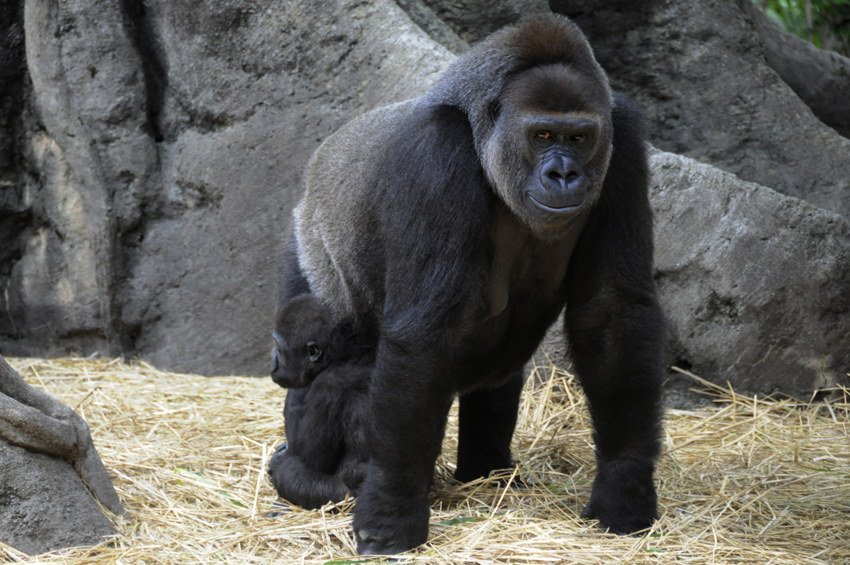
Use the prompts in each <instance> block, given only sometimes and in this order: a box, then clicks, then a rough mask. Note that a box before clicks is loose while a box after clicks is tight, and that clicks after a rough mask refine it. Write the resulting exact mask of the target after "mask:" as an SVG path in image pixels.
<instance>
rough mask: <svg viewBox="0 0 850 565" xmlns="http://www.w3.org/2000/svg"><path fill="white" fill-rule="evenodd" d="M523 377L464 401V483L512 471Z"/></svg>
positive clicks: (460, 466)
mask: <svg viewBox="0 0 850 565" xmlns="http://www.w3.org/2000/svg"><path fill="white" fill-rule="evenodd" d="M522 382H523V381H522V373H517V374H516V375H514V376H512V377H511V378H510V380H508V382H506V383H505V384H503V385H502V386H500V387H497V388H493V389H485V390H476V391H473V392H470V393H469V394H465V395H463V396H461V397H460V412H459V421H458V427H459V432H458V450H457V470H456V471H455V478H456V479H457V480H459V481H460V482H462V483H466V482H469V481H473V480H475V479H478V478H480V477H486V476H487V475H489V474H490V471H494V470H496V469H509V468H511V467H512V466H513V462H512V460H511V438H512V437H513V434H514V426H516V419H517V410H518V409H519V397H520V392H521V391H522Z"/></svg>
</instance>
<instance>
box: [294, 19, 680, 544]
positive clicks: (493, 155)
mask: <svg viewBox="0 0 850 565" xmlns="http://www.w3.org/2000/svg"><path fill="white" fill-rule="evenodd" d="M306 184H307V188H306V193H305V195H304V198H303V200H302V201H301V203H300V204H299V206H298V207H297V209H296V210H295V222H294V229H295V237H294V238H293V239H292V244H291V245H290V247H289V248H288V250H287V254H286V259H285V265H284V272H285V276H284V280H285V283H284V289H283V293H282V298H281V302H282V304H281V305H283V304H284V303H286V301H287V300H288V299H290V298H292V297H293V296H295V295H297V294H300V293H301V292H304V291H307V290H309V291H311V292H313V293H315V294H317V295H318V296H319V297H320V299H321V300H322V301H323V302H324V303H326V304H327V305H329V306H330V308H331V309H332V310H333V312H334V315H335V316H336V317H337V320H338V321H340V322H342V321H345V322H346V323H353V324H355V327H357V328H360V330H359V331H362V332H363V334H364V335H368V336H374V335H377V336H378V346H377V361H376V368H375V371H374V374H373V376H372V384H371V389H370V409H371V414H372V418H373V426H372V431H371V435H370V438H369V442H370V456H371V460H370V463H369V467H368V471H367V476H366V480H365V482H364V483H363V486H362V488H361V490H360V492H359V496H358V499H357V503H356V507H355V518H354V530H355V534H356V535H357V539H358V545H357V548H358V551H359V552H360V553H369V554H372V553H377V554H392V553H398V552H401V551H404V550H407V549H410V548H412V547H415V546H416V545H419V544H421V543H423V542H424V541H425V540H426V538H427V534H428V515H429V501H428V491H429V486H430V484H431V480H432V475H433V469H434V462H435V460H436V458H437V455H438V454H439V451H440V446H441V442H442V437H443V432H444V428H445V422H446V416H447V413H448V410H449V406H450V405H451V402H452V398H453V397H454V395H456V394H457V395H460V432H459V435H460V437H459V447H458V458H457V471H456V473H455V476H456V478H457V479H459V480H461V481H468V480H471V479H474V478H476V477H480V476H486V475H487V474H488V473H489V472H490V471H492V470H494V469H502V468H506V467H510V466H511V453H510V441H511V436H512V434H513V429H514V425H515V423H516V414H517V408H518V403H519V395H520V388H521V386H522V368H523V365H524V364H525V363H526V361H528V359H529V358H530V357H531V355H532V353H533V352H534V350H535V348H536V347H537V345H538V344H539V343H540V341H541V339H542V338H543V335H544V333H545V332H546V329H547V328H548V327H549V326H550V325H551V324H552V323H554V321H555V320H556V319H557V317H558V314H559V313H560V312H561V310H562V309H563V308H564V305H566V308H567V310H566V329H567V332H568V335H569V343H570V349H571V354H572V357H573V360H574V366H575V368H576V370H577V372H578V376H579V378H580V380H581V383H582V386H583V388H584V391H585V393H586V395H587V398H588V400H589V403H590V412H591V416H592V419H593V425H594V428H595V434H594V438H595V441H596V450H597V475H596V479H595V481H594V484H593V492H592V494H591V497H590V501H589V503H588V504H587V507H586V508H585V510H584V512H583V514H582V516H584V517H587V518H597V519H599V520H600V522H601V523H602V524H603V526H605V527H607V528H609V529H610V530H611V531H613V532H617V533H631V532H634V531H637V530H640V529H642V528H646V527H648V526H649V525H650V524H651V522H652V520H653V519H654V518H655V516H656V495H655V488H654V486H653V482H652V474H653V470H654V463H655V458H656V457H657V456H658V453H659V449H660V439H659V436H660V425H661V424H660V414H661V412H660V380H661V365H660V358H661V352H662V340H663V338H662V336H663V334H664V319H663V314H662V312H661V310H660V308H659V306H658V302H657V300H656V296H655V290H654V286H653V281H652V218H651V213H650V209H649V204H648V200H647V162H646V152H645V146H644V132H643V126H642V122H641V118H640V116H639V114H638V112H637V110H636V109H635V108H634V107H633V106H632V105H631V104H630V103H629V102H628V101H626V100H625V99H623V98H622V97H620V96H618V95H612V93H611V91H610V88H609V86H608V81H607V78H606V76H605V74H604V72H603V71H602V69H601V67H600V66H599V65H598V63H597V62H596V61H595V59H594V58H593V54H592V52H591V49H590V46H589V45H588V43H587V40H586V39H585V38H584V36H583V35H582V33H581V31H580V30H579V29H578V27H576V26H575V25H574V24H573V23H572V22H570V21H569V20H567V19H565V18H561V17H552V18H546V19H541V20H535V21H531V22H527V23H524V24H521V25H517V26H514V27H510V28H506V29H504V30H502V31H500V32H498V33H496V34H495V35H493V36H492V37H490V38H489V39H488V40H486V41H485V42H483V43H481V44H480V45H479V46H477V47H476V48H475V49H473V50H471V51H470V52H469V53H467V54H466V55H464V56H463V57H461V58H459V59H458V60H457V61H456V62H455V63H454V64H452V65H451V66H450V67H449V69H448V70H447V71H446V73H445V74H444V75H443V77H442V78H441V79H440V80H439V81H438V82H437V84H436V85H435V86H434V88H433V89H432V90H431V92H430V93H428V94H427V95H426V96H423V97H422V98H418V99H415V100H410V101H407V102H403V103H400V104H396V105H393V106H389V107H386V108H381V109H378V110H375V111H373V112H370V113H368V114H366V115H364V116H362V117H360V118H358V119H356V120H354V121H353V122H351V123H349V124H348V125H346V126H345V127H343V128H342V129H341V130H339V131H338V132H337V133H335V134H334V135H332V136H331V137H330V138H328V139H327V141H325V143H324V144H323V145H322V146H321V147H320V148H319V149H318V150H317V151H316V154H315V155H314V157H313V158H312V160H311V162H310V164H309V166H308V169H307V174H306ZM370 339H371V338H370Z"/></svg>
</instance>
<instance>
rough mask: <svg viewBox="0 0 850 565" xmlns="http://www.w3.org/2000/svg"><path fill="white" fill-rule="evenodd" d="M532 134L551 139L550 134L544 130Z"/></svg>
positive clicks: (538, 137)
mask: <svg viewBox="0 0 850 565" xmlns="http://www.w3.org/2000/svg"><path fill="white" fill-rule="evenodd" d="M534 135H535V136H536V137H537V139H551V138H552V134H551V133H550V132H548V131H546V130H542V131H538V132H537V133H536V134H534Z"/></svg>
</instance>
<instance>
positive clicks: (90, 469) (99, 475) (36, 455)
mask: <svg viewBox="0 0 850 565" xmlns="http://www.w3.org/2000/svg"><path fill="white" fill-rule="evenodd" d="M98 502H99V503H100V504H102V505H103V506H105V507H106V508H107V509H109V510H110V511H111V512H112V513H114V514H116V515H123V514H125V512H124V508H123V507H122V506H121V502H120V501H119V500H118V495H117V494H116V493H115V489H114V488H113V487H112V482H111V480H110V479H109V475H108V474H107V472H106V468H105V467H104V466H103V463H102V462H101V460H100V457H99V456H98V454H97V451H96V450H95V447H94V444H93V443H92V439H91V433H90V432H89V427H88V425H87V424H86V422H85V420H83V419H82V418H81V417H80V416H79V415H78V414H77V413H76V412H74V411H73V410H71V409H70V408H69V407H67V406H65V405H64V404H62V403H61V402H59V401H58V400H56V399H54V398H53V397H51V396H50V395H48V394H46V393H44V392H42V391H40V390H37V389H34V388H32V387H30V386H29V385H28V384H27V383H26V382H25V381H24V380H23V379H22V378H21V376H20V375H18V374H17V372H15V370H14V369H13V368H12V367H11V366H10V365H9V364H8V363H7V362H6V360H5V359H3V357H2V356H0V541H2V542H3V543H5V544H8V545H10V546H12V547H14V548H16V549H18V550H19V551H23V552H24V553H29V554H38V553H44V552H47V551H53V550H55V549H61V548H65V547H72V546H79V545H94V544H97V543H100V542H101V541H103V539H104V538H105V537H108V536H110V535H111V534H112V533H113V531H112V526H111V523H110V521H109V520H108V519H107V518H106V517H105V516H104V515H103V513H102V512H101V511H100V508H99V507H98V505H97V503H98Z"/></svg>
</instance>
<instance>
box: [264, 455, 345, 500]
mask: <svg viewBox="0 0 850 565" xmlns="http://www.w3.org/2000/svg"><path fill="white" fill-rule="evenodd" d="M269 475H270V477H271V481H272V484H273V485H274V488H275V490H277V493H278V494H279V495H280V497H281V498H283V499H286V500H288V501H289V502H293V503H295V504H297V505H298V506H301V507H302V508H321V507H322V506H323V505H325V504H327V503H328V502H340V501H342V500H344V499H345V495H346V494H349V490H348V487H347V486H346V485H345V483H344V482H343V481H342V479H340V478H339V477H337V476H336V475H328V474H326V473H320V472H318V471H315V470H313V469H312V468H310V466H309V465H306V464H305V463H304V460H303V459H302V458H301V457H300V456H299V455H298V454H296V453H293V452H292V451H291V450H290V449H278V451H276V452H275V454H274V455H273V456H272V459H271V461H270V462H269ZM351 494H352V495H353V493H351Z"/></svg>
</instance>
